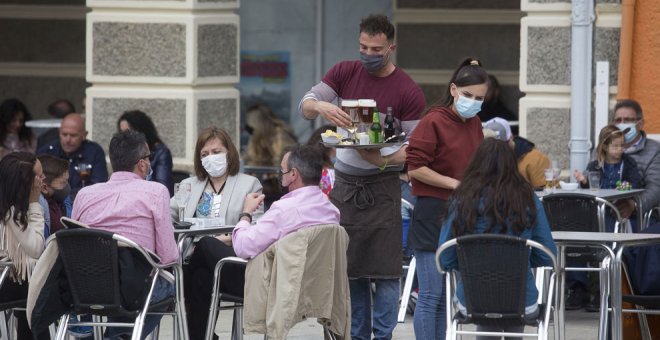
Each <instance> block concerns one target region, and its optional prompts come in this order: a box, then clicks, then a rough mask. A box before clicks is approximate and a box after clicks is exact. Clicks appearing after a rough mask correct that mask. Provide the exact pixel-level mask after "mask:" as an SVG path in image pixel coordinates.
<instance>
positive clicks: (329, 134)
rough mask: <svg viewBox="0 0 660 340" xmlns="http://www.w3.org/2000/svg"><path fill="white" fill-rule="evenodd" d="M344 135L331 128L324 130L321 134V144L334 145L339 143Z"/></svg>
mask: <svg viewBox="0 0 660 340" xmlns="http://www.w3.org/2000/svg"><path fill="white" fill-rule="evenodd" d="M343 138H344V136H342V135H341V134H339V133H337V132H334V131H332V130H329V129H328V130H325V132H324V133H322V134H321V139H322V140H323V144H324V145H325V144H327V145H335V144H339V143H341V141H342V139H343Z"/></svg>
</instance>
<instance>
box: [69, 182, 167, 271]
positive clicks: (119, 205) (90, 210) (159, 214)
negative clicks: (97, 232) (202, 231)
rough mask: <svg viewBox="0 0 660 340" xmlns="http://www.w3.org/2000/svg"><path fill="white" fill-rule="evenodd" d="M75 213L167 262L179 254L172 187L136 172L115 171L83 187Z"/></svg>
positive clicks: (73, 213) (76, 202)
mask: <svg viewBox="0 0 660 340" xmlns="http://www.w3.org/2000/svg"><path fill="white" fill-rule="evenodd" d="M71 217H72V218H73V219H75V220H78V221H80V222H83V223H85V224H88V225H89V226H91V227H93V228H99V229H103V230H106V231H109V232H112V233H116V234H119V235H122V236H124V237H126V238H128V239H130V240H132V241H134V242H135V243H137V244H139V245H141V246H142V247H144V248H145V249H148V250H150V251H152V252H154V253H155V254H156V255H158V256H159V257H160V259H161V263H163V264H169V263H173V262H175V261H176V260H177V259H178V258H179V251H178V249H177V246H176V241H175V240H174V228H173V227H172V219H171V217H170V194H169V191H167V188H166V187H165V186H164V185H162V184H160V183H157V182H149V181H145V180H144V179H142V178H140V176H138V175H136V174H134V173H132V172H126V171H119V172H115V173H113V174H112V176H110V179H109V180H108V181H107V182H105V183H98V184H94V185H91V186H88V187H84V188H83V189H81V190H80V191H79V192H78V194H77V195H76V200H75V202H74V203H73V212H72V213H71Z"/></svg>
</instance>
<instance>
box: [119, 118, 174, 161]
mask: <svg viewBox="0 0 660 340" xmlns="http://www.w3.org/2000/svg"><path fill="white" fill-rule="evenodd" d="M122 120H125V121H126V122H128V125H130V126H131V129H133V130H135V131H138V132H142V133H143V134H144V136H145V137H146V138H147V145H149V150H151V151H153V150H154V148H155V147H156V145H157V144H160V143H163V141H162V140H161V139H160V136H158V130H156V126H155V125H154V122H153V121H152V120H151V118H149V116H147V114H146V113H144V112H142V111H140V110H133V111H126V112H124V114H122V115H121V117H119V119H118V120H117V130H119V123H121V121H122Z"/></svg>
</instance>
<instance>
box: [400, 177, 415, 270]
mask: <svg viewBox="0 0 660 340" xmlns="http://www.w3.org/2000/svg"><path fill="white" fill-rule="evenodd" d="M399 186H400V187H401V198H402V199H404V200H406V202H408V203H410V205H409V206H408V205H405V204H401V222H402V224H401V226H402V228H401V229H402V230H403V233H402V237H403V242H402V243H401V245H402V247H403V257H404V259H405V258H410V256H412V249H410V247H408V229H409V227H410V220H411V219H412V215H413V209H414V207H415V204H416V203H417V197H415V195H413V193H412V184H411V183H410V176H409V175H408V165H407V164H404V165H403V169H402V170H401V172H400V173H399Z"/></svg>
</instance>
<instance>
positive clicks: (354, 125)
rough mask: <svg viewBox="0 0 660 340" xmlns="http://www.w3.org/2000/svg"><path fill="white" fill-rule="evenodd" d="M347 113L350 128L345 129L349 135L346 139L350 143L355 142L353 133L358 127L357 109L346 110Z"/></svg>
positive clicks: (358, 116)
mask: <svg viewBox="0 0 660 340" xmlns="http://www.w3.org/2000/svg"><path fill="white" fill-rule="evenodd" d="M347 113H348V115H349V116H350V117H351V126H349V127H347V128H346V130H348V133H349V135H348V138H350V140H352V141H355V140H356V138H355V132H356V131H357V129H358V125H360V115H359V114H358V109H357V108H350V109H348V112H347Z"/></svg>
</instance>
